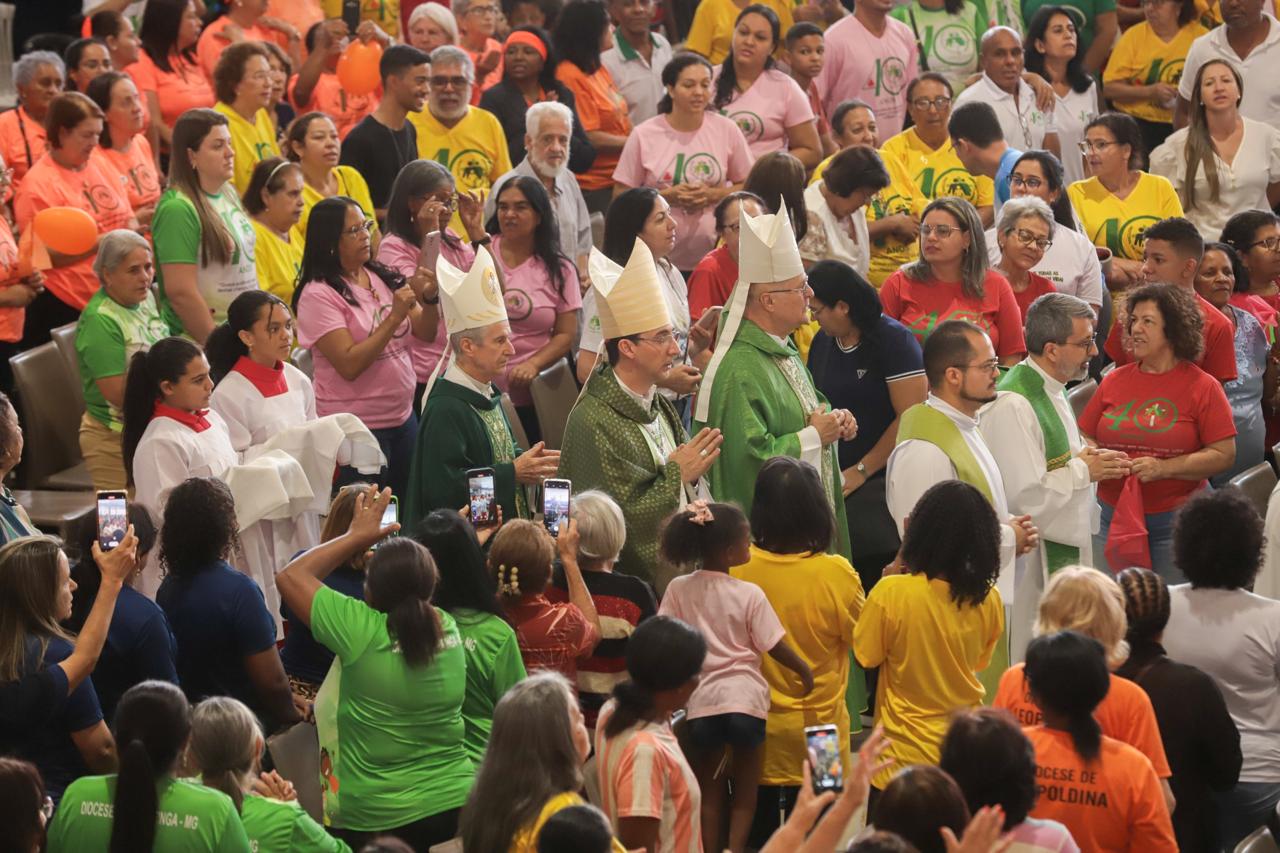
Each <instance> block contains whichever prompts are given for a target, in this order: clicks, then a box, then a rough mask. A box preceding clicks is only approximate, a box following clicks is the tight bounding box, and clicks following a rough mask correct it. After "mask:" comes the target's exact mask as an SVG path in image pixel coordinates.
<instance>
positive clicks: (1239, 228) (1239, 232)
mask: <svg viewBox="0 0 1280 853" xmlns="http://www.w3.org/2000/svg"><path fill="white" fill-rule="evenodd" d="M1222 242H1224V243H1226V244H1227V245H1228V246H1230V247H1231V248H1233V249H1235V250H1236V254H1237V255H1239V256H1240V263H1241V265H1242V266H1243V268H1244V271H1245V272H1246V273H1247V274H1248V286H1247V287H1246V288H1245V291H1246V292H1247V293H1248V294H1249V295H1251V296H1257V297H1260V298H1261V299H1262V300H1263V301H1264V302H1266V303H1267V304H1268V305H1270V306H1271V307H1272V308H1274V309H1276V310H1277V311H1280V217H1277V216H1276V215H1275V214H1274V213H1272V212H1271V211H1269V210H1246V211H1245V212H1243V213H1237V214H1236V215H1235V216H1233V217H1231V218H1230V219H1228V220H1227V224H1226V225H1225V226H1224V227H1223V229H1222ZM1237 285H1239V282H1237Z"/></svg>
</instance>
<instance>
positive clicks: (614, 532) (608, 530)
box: [570, 491, 627, 563]
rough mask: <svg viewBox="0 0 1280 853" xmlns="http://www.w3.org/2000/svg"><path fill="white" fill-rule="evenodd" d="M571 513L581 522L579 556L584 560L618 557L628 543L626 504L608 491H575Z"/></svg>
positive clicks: (596, 560) (597, 560)
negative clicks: (624, 508)
mask: <svg viewBox="0 0 1280 853" xmlns="http://www.w3.org/2000/svg"><path fill="white" fill-rule="evenodd" d="M570 515H571V516H572V517H573V520H574V521H575V522H577V524H578V558H579V560H580V561H582V562H588V563H592V562H599V561H601V560H604V561H606V562H608V561H611V560H616V559H618V554H620V553H621V552H622V546H623V545H625V544H627V521H626V519H625V518H624V517H623V515H622V508H621V507H619V506H618V504H617V502H616V501H614V499H613V498H611V497H609V496H608V495H607V494H605V493H604V492H600V491H589V492H582V493H581V494H578V495H574V498H573V507H572V508H571V510H570Z"/></svg>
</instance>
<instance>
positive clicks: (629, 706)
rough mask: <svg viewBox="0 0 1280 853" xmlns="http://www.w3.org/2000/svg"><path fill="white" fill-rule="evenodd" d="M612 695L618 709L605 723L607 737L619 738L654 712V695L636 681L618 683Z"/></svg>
mask: <svg viewBox="0 0 1280 853" xmlns="http://www.w3.org/2000/svg"><path fill="white" fill-rule="evenodd" d="M612 695H613V701H614V702H616V703H617V707H616V708H615V709H614V711H613V714H612V715H611V716H610V717H609V722H607V723H605V727H604V736H605V737H617V736H618V735H620V734H622V733H623V732H625V731H626V730H627V729H629V728H631V727H632V726H634V725H635V724H636V723H638V722H640V721H641V720H643V719H645V718H647V717H648V716H649V714H650V712H651V711H652V710H653V705H654V695H653V694H652V693H650V692H649V691H648V690H647V689H645V688H644V687H643V686H642V685H640V684H638V683H636V682H635V681H620V682H618V683H617V684H615V685H614V686H613V694H612Z"/></svg>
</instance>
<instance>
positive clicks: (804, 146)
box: [711, 3, 822, 237]
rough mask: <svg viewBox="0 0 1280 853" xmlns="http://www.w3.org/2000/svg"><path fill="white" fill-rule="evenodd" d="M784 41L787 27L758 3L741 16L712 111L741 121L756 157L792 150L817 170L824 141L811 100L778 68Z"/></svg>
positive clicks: (719, 75) (715, 83) (717, 81)
mask: <svg viewBox="0 0 1280 853" xmlns="http://www.w3.org/2000/svg"><path fill="white" fill-rule="evenodd" d="M781 43H782V24H781V23H780V22H779V20H778V14H777V12H775V11H774V10H773V9H772V8H771V7H769V6H765V5H763V4H760V3H753V4H752V5H750V6H747V7H746V8H744V9H743V10H742V11H741V12H739V13H738V17H737V19H736V20H735V21H734V24H733V42H732V46H731V47H730V49H729V55H728V56H727V57H725V60H724V62H723V63H722V64H721V65H720V66H719V67H718V68H717V69H716V73H715V74H714V75H713V78H714V80H713V86H714V97H713V98H712V101H711V108H712V109H714V110H717V111H718V112H721V113H723V114H724V115H727V116H728V117H729V118H731V119H733V121H734V122H735V123H737V125H738V128H739V129H740V130H741V131H742V135H743V136H745V137H746V138H747V145H748V147H750V149H751V154H752V156H754V157H761V156H763V155H764V154H767V153H768V152H770V151H789V152H790V153H791V155H792V156H793V157H795V158H796V159H797V160H799V161H800V162H801V164H803V165H804V167H805V168H806V169H812V168H813V167H814V166H817V165H818V161H820V160H821V159H822V143H821V141H820V140H819V139H818V128H817V125H816V124H815V123H814V120H813V108H812V107H811V106H810V105H809V98H808V96H807V95H805V93H804V91H803V90H802V89H801V88H800V86H799V84H797V83H796V81H795V80H792V79H791V76H790V75H788V74H784V73H783V72H782V71H780V70H778V69H777V68H775V67H774V61H773V52H774V51H775V50H777V49H778V45H779V44H781ZM766 200H767V197H766ZM798 236H799V235H797V237H798Z"/></svg>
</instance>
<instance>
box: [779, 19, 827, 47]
mask: <svg viewBox="0 0 1280 853" xmlns="http://www.w3.org/2000/svg"><path fill="white" fill-rule="evenodd" d="M806 36H818V37H819V38H822V28H821V27H819V26H818V25H817V24H815V23H813V22H812V21H800V22H799V23H796V24H792V25H791V29H789V30H787V35H786V37H785V38H784V39H783V43H784V44H786V46H787V50H790V49H791V47H792V46H793V45H794V44H795V43H796V42H798V41H800V39H802V38H804V37H806Z"/></svg>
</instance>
